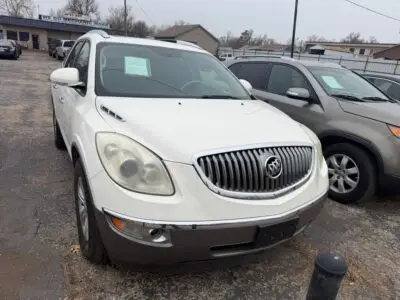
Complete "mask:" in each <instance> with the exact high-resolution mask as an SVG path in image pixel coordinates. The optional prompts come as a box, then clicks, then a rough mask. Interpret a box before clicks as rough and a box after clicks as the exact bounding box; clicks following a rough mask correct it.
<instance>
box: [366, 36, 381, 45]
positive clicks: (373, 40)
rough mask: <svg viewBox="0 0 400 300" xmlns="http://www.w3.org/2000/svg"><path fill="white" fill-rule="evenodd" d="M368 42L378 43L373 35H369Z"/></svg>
mask: <svg viewBox="0 0 400 300" xmlns="http://www.w3.org/2000/svg"><path fill="white" fill-rule="evenodd" d="M368 42H369V43H371V44H376V43H379V42H378V40H377V39H376V37H374V36H371V37H370V38H369V41H368Z"/></svg>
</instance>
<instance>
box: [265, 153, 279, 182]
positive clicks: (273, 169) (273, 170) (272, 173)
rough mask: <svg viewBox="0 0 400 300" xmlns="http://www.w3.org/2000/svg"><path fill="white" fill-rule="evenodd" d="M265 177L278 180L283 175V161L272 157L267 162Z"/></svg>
mask: <svg viewBox="0 0 400 300" xmlns="http://www.w3.org/2000/svg"><path fill="white" fill-rule="evenodd" d="M264 166H265V175H266V176H267V177H269V178H271V179H276V178H278V177H279V176H281V174H282V161H281V159H280V158H279V157H278V156H276V155H271V156H269V157H267V159H266V160H265V164H264Z"/></svg>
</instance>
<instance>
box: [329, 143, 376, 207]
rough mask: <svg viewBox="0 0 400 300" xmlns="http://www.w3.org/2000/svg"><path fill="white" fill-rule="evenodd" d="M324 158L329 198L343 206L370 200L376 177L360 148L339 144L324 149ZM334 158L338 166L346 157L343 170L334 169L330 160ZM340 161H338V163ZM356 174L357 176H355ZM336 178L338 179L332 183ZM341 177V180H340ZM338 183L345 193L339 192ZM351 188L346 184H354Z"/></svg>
mask: <svg viewBox="0 0 400 300" xmlns="http://www.w3.org/2000/svg"><path fill="white" fill-rule="evenodd" d="M324 156H325V159H326V163H327V164H328V171H329V183H330V188H329V197H330V198H331V199H332V200H334V201H337V202H339V203H343V204H353V203H356V202H361V201H364V200H367V199H370V198H371V197H372V196H373V195H374V194H375V192H376V188H377V176H376V167H375V164H374V162H373V161H372V158H371V157H370V155H368V153H367V152H365V150H363V149H362V148H360V147H358V146H356V145H352V144H348V143H340V144H334V145H330V146H328V147H326V148H325V149H324ZM333 157H335V158H336V162H338V164H339V165H340V162H342V161H341V158H342V159H343V157H347V159H348V163H347V165H346V168H345V169H342V170H340V168H335V167H334V163H333V160H332V158H333ZM339 160H340V161H339ZM356 172H357V173H358V175H357V174H356ZM334 176H336V178H337V179H338V178H339V179H338V180H337V181H336V182H333V178H332V177H334ZM340 177H342V179H340ZM349 179H351V180H349ZM339 181H342V183H343V185H344V187H345V191H343V189H342V191H340V188H339V183H340V182H339ZM354 182H356V185H355V186H353V187H352V186H351V185H350V184H348V183H351V184H354Z"/></svg>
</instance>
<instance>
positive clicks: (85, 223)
mask: <svg viewBox="0 0 400 300" xmlns="http://www.w3.org/2000/svg"><path fill="white" fill-rule="evenodd" d="M77 190H78V191H77V192H78V193H77V194H78V205H79V208H78V211H79V221H80V224H81V229H82V235H83V238H84V240H85V242H87V241H89V218H88V210H87V202H86V196H85V188H84V185H83V178H82V177H79V178H78V183H77Z"/></svg>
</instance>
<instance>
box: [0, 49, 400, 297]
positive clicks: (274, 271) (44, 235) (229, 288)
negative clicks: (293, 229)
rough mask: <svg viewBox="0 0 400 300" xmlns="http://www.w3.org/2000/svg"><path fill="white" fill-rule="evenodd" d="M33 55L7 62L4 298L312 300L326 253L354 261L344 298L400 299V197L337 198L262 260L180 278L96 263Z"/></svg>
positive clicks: (1, 123) (49, 64) (0, 97)
mask: <svg viewBox="0 0 400 300" xmlns="http://www.w3.org/2000/svg"><path fill="white" fill-rule="evenodd" d="M59 65H60V63H59V62H58V61H56V60H54V59H52V58H49V57H48V56H47V54H43V53H34V52H25V53H23V54H22V56H21V59H20V60H18V61H9V60H0V112H1V114H0V182H1V185H0V266H1V267H0V298H1V299H135V300H141V299H176V300H179V299H263V300H264V299H304V296H305V293H306V289H307V284H308V281H309V278H310V274H311V272H312V267H313V259H314V257H315V254H316V252H317V250H328V249H329V250H333V251H335V252H338V253H340V254H342V255H343V256H345V257H346V259H347V261H348V262H349V265H350V270H349V274H348V276H347V278H346V279H345V281H344V283H343V286H342V290H341V298H342V299H400V201H399V200H400V197H399V196H397V197H381V198H383V199H374V200H371V201H369V202H367V203H364V204H362V205H359V206H353V207H348V206H343V205H339V204H336V203H334V202H331V201H329V202H328V203H327V204H326V206H325V209H324V211H323V212H322V214H321V215H320V216H319V218H318V220H317V221H316V222H315V223H314V224H313V225H312V226H311V227H310V228H309V229H307V230H306V232H305V233H304V234H302V235H301V236H298V237H297V238H296V239H294V240H293V241H292V242H290V243H288V244H285V245H283V246H281V247H278V248H275V249H273V250H271V251H268V252H266V253H265V254H264V255H262V256H261V257H258V260H257V262H253V263H246V264H242V265H240V266H236V267H228V268H227V267H222V266H221V267H217V268H216V269H214V270H208V271H204V270H203V269H200V270H197V269H196V270H192V271H191V272H187V273H184V274H180V275H166V274H164V273H162V274H158V273H140V272H136V273H133V272H125V271H121V270H118V269H116V268H113V267H111V266H107V267H95V266H92V265H90V264H88V263H87V262H86V261H85V260H84V259H82V258H81V256H80V254H79V253H74V252H73V251H71V248H74V247H73V246H74V245H75V244H76V243H77V237H76V234H75V215H74V207H73V199H72V180H71V179H72V168H71V165H70V162H69V160H68V157H67V154H66V152H60V151H57V150H56V149H55V147H54V144H53V132H52V119H51V103H50V97H49V82H48V79H49V74H50V72H51V71H52V70H54V69H55V68H57V67H58V66H59Z"/></svg>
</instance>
